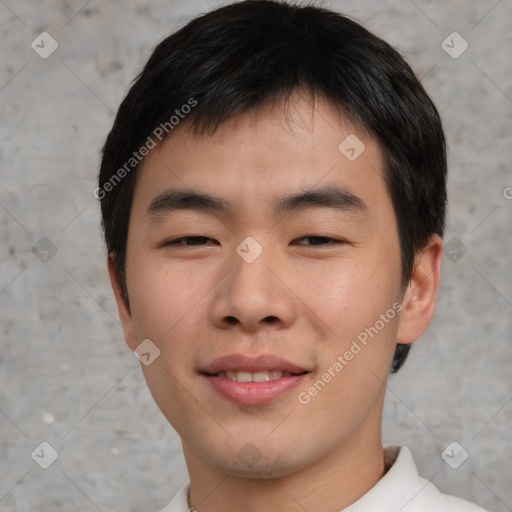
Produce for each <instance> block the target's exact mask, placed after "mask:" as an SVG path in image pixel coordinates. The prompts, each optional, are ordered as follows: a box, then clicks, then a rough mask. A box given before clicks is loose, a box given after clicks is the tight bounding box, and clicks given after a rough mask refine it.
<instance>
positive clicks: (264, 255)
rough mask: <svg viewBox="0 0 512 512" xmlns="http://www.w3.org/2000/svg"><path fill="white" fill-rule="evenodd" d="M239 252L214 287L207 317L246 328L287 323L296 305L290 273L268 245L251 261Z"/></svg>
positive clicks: (226, 325) (253, 329) (225, 326)
mask: <svg viewBox="0 0 512 512" xmlns="http://www.w3.org/2000/svg"><path fill="white" fill-rule="evenodd" d="M262 248H263V246H262ZM240 254H242V256H243V253H240ZM240 254H239V253H237V252H235V254H233V256H232V257H231V258H230V259H229V263H227V265H229V266H230V270H229V272H227V274H226V275H225V277H224V278H223V279H222V280H221V282H220V283H219V284H218V286H216V287H215V289H214V293H213V294H212V302H211V305H212V306H211V309H210V314H211V318H210V320H211V321H212V322H213V323H214V324H215V325H216V326H217V327H220V328H222V329H228V328H232V326H239V328H240V329H243V330H244V331H246V332H256V331H258V330H261V329H262V328H265V329H268V328H269V327H272V328H273V329H282V328H286V327H289V326H290V325H291V324H292V323H293V322H294V320H295V315H296V312H297V309H298V308H297V302H298V298H297V296H296V295H295V294H294V293H293V283H291V282H290V281H292V279H291V277H290V273H289V272H286V271H285V269H284V266H283V264H282V263H280V261H279V259H278V258H277V257H276V255H275V254H273V253H272V249H270V248H264V249H263V251H262V252H261V254H260V255H259V256H258V257H257V258H256V259H255V260H253V261H251V260H250V259H244V257H242V256H240Z"/></svg>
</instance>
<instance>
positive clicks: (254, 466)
mask: <svg viewBox="0 0 512 512" xmlns="http://www.w3.org/2000/svg"><path fill="white" fill-rule="evenodd" d="M296 452H297V451H296V450H293V453H288V454H277V453H276V452H275V449H272V450H269V454H270V456H264V455H263V454H262V453H261V452H260V451H259V450H257V448H256V447H255V446H254V445H252V444H251V443H247V444H246V445H245V446H244V447H243V448H242V449H241V450H238V451H236V452H232V453H231V456H229V455H228V457H226V452H224V453H212V452H209V453H208V455H205V454H204V453H203V454H202V458H203V460H205V461H206V462H208V463H209V464H210V465H212V466H213V467H215V468H216V469H217V470H219V471H221V472H223V473H229V474H230V476H236V477H240V478H254V479H273V478H282V477H285V476H288V475H291V474H293V473H296V472H297V471H300V470H301V469H303V468H304V467H306V466H307V465H308V464H307V461H304V460H298V459H297V458H296V457H297V453H296ZM302 455H303V454H302ZM200 456H201V455H200Z"/></svg>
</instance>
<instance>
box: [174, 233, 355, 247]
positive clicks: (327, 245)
mask: <svg viewBox="0 0 512 512" xmlns="http://www.w3.org/2000/svg"><path fill="white" fill-rule="evenodd" d="M194 238H202V239H207V240H212V239H211V238H208V237H207V236H182V237H181V238H176V239H175V240H169V241H168V242H166V243H165V244H164V246H169V245H174V246H177V247H180V246H181V247H197V246H198V245H187V244H180V243H179V242H181V241H184V240H190V239H194ZM304 238H311V239H322V240H329V241H330V242H332V243H330V244H318V245H315V244H312V245H310V247H319V246H320V247H330V246H333V245H342V244H345V243H347V242H346V241H345V240H337V239H335V238H331V237H328V236H314V235H306V236H302V237H300V238H297V239H296V240H303V239H304ZM299 245H303V244H299Z"/></svg>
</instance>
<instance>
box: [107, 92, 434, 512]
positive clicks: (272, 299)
mask: <svg viewBox="0 0 512 512" xmlns="http://www.w3.org/2000/svg"><path fill="white" fill-rule="evenodd" d="M312 105H313V103H312V101H310V100H305V99H304V98H302V97H300V96H298V95H297V96H296V97H294V100H293V102H292V108H290V114H291V115H290V116H288V117H287V116H286V115H285V113H284V111H282V110H280V109H279V110H276V111H273V110H271V109H270V107H266V108H262V109H259V110H257V111H255V112H253V113H243V114H241V115H238V116H236V117H234V118H232V119H230V120H229V121H227V122H225V123H223V124H222V125H221V126H220V127H219V129H218V131H217V132H216V133H215V134H214V136H212V137H210V136H201V137H195V136H193V135H192V134H191V133H189V131H188V130H187V129H186V126H187V125H186V123H185V122H183V123H182V124H181V125H179V126H178V127H177V128H175V130H173V132H172V134H171V136H170V137H168V138H167V139H166V140H165V141H164V142H163V143H162V144H161V145H159V146H158V147H157V148H155V149H153V150H152V151H151V152H150V154H149V155H148V156H147V157H146V159H145V160H144V162H143V166H142V168H141V169H140V171H139V175H138V177H137V184H136V189H135V195H134V199H133V205H132V211H131V217H130V224H129V233H128V243H127V269H126V270H127V289H128V295H129V299H130V308H128V307H127V305H126V304H125V302H124V301H123V299H122V294H121V289H120V286H119V282H118V279H117V275H116V272H115V269H114V265H113V262H112V260H110V259H109V260H108V268H109V273H110V278H111V283H112V287H113V290H114V293H115V296H116V300H117V304H118V309H119V315H120V318H121V321H122V325H123V328H124V333H125V339H126V343H127V344H128V346H129V347H130V349H131V350H135V349H136V348H137V346H138V345H139V343H141V341H142V340H144V339H147V338H149V339H151V340H152V342H153V343H154V344H155V345H156V346H158V348H159V349H160V351H161V353H160V356H159V357H157V358H156V359H155V360H154V362H153V363H152V364H150V365H148V366H144V365H143V366H142V370H143V372H144V376H145V378H146V381H147V383H148V386H149V389H150V390H151V393H152V395H153V397H154V399H155V401H156V403H157V404H158V406H159V407H160V409H161V410H162V412H163V414H164V415H165V417H166V418H167V419H168V421H169V422H170V424H171V425H172V426H173V427H174V428H175V429H176V431H177V432H178V434H179V435H180V436H181V439H182V444H183V450H184V455H185V459H186V463H187V467H188V470H189V473H190V480H191V495H190V504H191V506H193V507H194V508H196V509H197V510H198V512H212V511H217V512H218V511H220V510H222V511H225V512H230V511H233V512H234V511H236V510H241V509H244V510H247V511H248V512H260V511H261V512H262V511H267V510H275V511H281V512H292V511H303V510H315V511H318V512H324V511H325V512H332V511H333V510H340V509H342V508H344V507H346V506H348V505H350V504H351V503H353V502H355V501H356V500H357V499H358V498H360V497H361V496H362V495H363V494H365V493H366V492H367V491H368V490H369V489H370V488H372V487H373V486H374V485H375V484H376V483H377V482H378V481H379V479H381V478H382V476H383V475H384V473H385V468H384V455H383V447H382V441H381V421H382V408H383V402H384V394H385V382H386V380H387V377H388V375H389V368H390V364H391V361H392V359H393V353H394V350H395V345H396V343H397V342H400V343H411V342H413V341H415V340H416V339H418V338H419V337H420V336H421V335H422V334H423V333H424V332H425V330H426V329H427V328H428V325H429V324H430V321H431V319H432V317H433V314H434V311H435V302H436V297H437V292H438V287H439V280H440V268H441V257H442V239H441V238H440V237H439V236H437V235H433V236H432V237H431V239H430V241H429V243H428V244H427V246H426V247H425V249H424V250H422V251H421V252H419V253H418V254H417V257H416V260H415V270H414V274H413V276H412V278H411V281H410V283H409V285H408V286H407V289H406V291H405V294H404V295H403V297H402V294H401V291H402V290H401V282H400V271H401V260H400V246H399V239H398V232H397V224H396V218H395V215H394V210H393V205H392V202H391V199H390V195H389V193H388V191H387V189H386V186H385V183H384V179H383V173H384V170H383V160H382V154H381V151H380V149H379V147H378V146H377V144H376V142H375V141H374V140H372V139H371V138H370V137H369V136H368V135H367V134H365V133H362V132H361V131H359V130H357V129H356V128H354V127H353V126H351V125H350V123H348V122H347V121H346V120H344V119H340V116H339V115H338V114H336V111H335V110H334V109H333V108H332V107H331V106H330V105H329V104H328V103H327V102H325V101H323V100H319V101H318V102H317V104H316V105H315V107H314V109H313V108H312ZM351 133H352V134H356V135H357V137H358V138H359V139H360V140H361V141H363V142H364V144H365V146H366V149H365V150H364V152H363V153H362V154H361V155H360V156H359V157H358V158H357V159H356V160H355V161H353V162H350V161H349V160H348V159H347V158H346V157H345V156H344V155H343V154H342V153H341V152H340V151H339V150H338V145H339V144H340V142H341V141H343V140H344V139H345V137H347V135H349V134H351ZM326 184H336V185H340V186H343V187H345V188H348V189H349V190H350V191H351V192H352V193H353V194H355V195H357V196H358V197H359V198H361V199H362V200H363V201H364V202H365V203H366V205H367V211H366V213H365V214H364V215H355V214H351V213H350V212H345V211H337V210H332V209H329V208H312V209H309V210H303V211H297V212H292V213H288V214H286V215H284V216H283V215H281V216H280V217H275V216H273V215H272V212H271V210H270V206H269V205H270V202H271V200H272V199H273V198H274V197H277V196H282V195H286V194H290V193H293V192H298V191H300V190H303V189H307V188H311V187H313V186H320V185H326ZM173 187H181V188H183V187H185V188H191V189H195V190H199V191H201V192H207V193H211V194H214V195H218V196H221V197H223V198H224V199H226V200H228V201H230V202H232V204H233V209H232V211H230V212H227V213H219V212H215V213H209V212H201V211H178V212H172V213H170V214H168V215H166V216H163V217H161V218H160V219H159V220H158V221H156V222H151V221H149V220H148V218H147V217H146V216H145V212H146V209H147V207H148V205H149V204H150V203H151V201H152V200H153V198H154V197H156V196H157V195H158V194H160V193H162V192H163V191H165V190H167V189H169V188H173ZM312 235H315V236H328V237H331V238H334V239H340V240H345V243H343V244H340V245H332V244H326V242H325V241H324V242H322V243H323V244H324V245H313V244H314V240H311V239H309V238H304V237H307V236H312ZM184 236H204V237H208V239H210V240H206V241H205V240H203V241H201V242H200V245H199V244H197V245H189V246H187V245H186V243H185V242H182V246H181V247H177V246H165V245H164V243H165V242H167V241H170V240H173V239H177V238H179V237H184ZM247 236H252V237H253V238H255V239H256V240H257V241H258V243H259V244H260V246H261V247H262V249H263V253H262V254H261V255H260V256H259V257H258V258H257V259H256V260H255V261H254V262H253V263H251V264H249V263H247V262H246V261H244V260H243V259H242V258H241V257H240V256H239V255H238V254H237V252H236V248H237V246H238V245H239V244H240V242H241V241H242V240H244V239H245V238H246V237H247ZM397 301H399V302H400V303H401V304H402V311H401V313H400V314H399V315H397V316H396V317H395V318H394V319H393V320H391V321H389V323H386V324H385V327H384V328H383V329H381V330H380V331H379V333H378V335H377V336H375V337H374V338H373V339H371V338H370V340H369V342H368V344H367V346H365V347H364V348H363V349H362V350H361V351H360V352H359V353H358V354H357V355H356V356H354V358H353V359H352V360H351V361H349V362H348V364H347V365H346V366H344V368H343V370H342V371H341V372H339V373H336V376H335V377H334V378H332V379H331V381H330V382H329V383H328V384H327V385H326V386H325V387H324V388H323V389H322V390H321V391H320V392H318V394H317V395H316V396H314V397H313V398H312V399H311V401H310V402H309V403H308V404H301V403H300V402H299V401H298V399H297V396H298V394H299V393H300V392H301V391H307V390H308V389H309V388H310V387H311V386H312V385H313V384H314V382H315V381H317V380H318V379H319V378H320V376H321V375H322V374H323V373H324V372H325V371H326V370H327V369H328V368H329V367H332V365H333V363H334V362H335V361H336V360H337V357H338V356H339V355H342V354H344V353H345V352H346V351H347V350H348V349H349V347H350V345H351V343H352V341H353V340H355V339H356V337H357V335H358V334H359V333H361V332H362V331H363V330H364V329H365V328H366V327H369V326H373V325H374V324H375V322H376V320H378V319H379V317H380V315H381V314H383V313H385V312H386V311H387V310H388V309H389V308H391V307H392V305H393V303H396V302H397ZM232 353H242V354H247V355H251V356H256V355H260V354H269V353H270V354H274V355H277V356H281V357H284V358H286V359H288V360H289V361H291V362H293V363H295V364H298V365H299V366H301V367H303V368H306V369H308V370H311V373H310V374H308V375H307V376H306V379H305V380H304V383H303V384H301V385H300V386H299V388H296V389H294V390H293V391H291V392H289V393H286V394H285V395H283V396H281V397H279V398H278V399H277V400H275V401H273V402H272V403H270V404H267V405H262V406H253V407H243V406H239V405H235V404H234V403H232V402H231V401H229V400H227V399H226V398H224V397H222V396H220V395H219V394H217V393H216V392H215V391H214V390H213V389H212V388H211V387H210V385H209V383H208V382H206V380H205V378H204V377H202V376H201V375H200V374H199V373H198V370H199V368H201V367H202V366H204V365H205V364H207V363H210V362H211V361H213V360H214V359H216V358H217V357H220V356H223V355H226V354H232ZM247 443H252V445H254V446H253V447H252V448H249V450H250V452H251V453H252V454H253V455H254V456H255V462H254V463H253V464H252V465H249V464H248V463H247V461H244V460H243V459H242V458H239V457H238V456H237V454H238V452H239V450H240V449H241V448H242V447H244V446H245V445H246V444H247ZM247 449H248V448H247V447H246V450H247ZM258 457H259V458H258ZM256 459H257V460H256Z"/></svg>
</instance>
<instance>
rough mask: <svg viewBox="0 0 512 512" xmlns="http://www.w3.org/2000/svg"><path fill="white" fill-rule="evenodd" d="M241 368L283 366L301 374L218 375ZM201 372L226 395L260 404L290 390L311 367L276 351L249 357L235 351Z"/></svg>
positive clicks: (286, 370)
mask: <svg viewBox="0 0 512 512" xmlns="http://www.w3.org/2000/svg"><path fill="white" fill-rule="evenodd" d="M237 370H238V371H246V372H257V371H271V370H281V371H282V372H283V373H285V372H286V373H299V374H300V375H288V376H283V377H281V378H279V379H274V380H268V381H263V382H237V381H233V380H230V379H227V378H223V377H219V376H217V375H215V374H217V373H219V372H225V371H237ZM303 372H306V373H303ZM200 373H201V375H202V377H203V378H205V379H206V380H207V381H208V383H209V384H210V385H211V386H212V388H213V390H214V391H215V392H217V393H218V394H220V395H221V396H223V397H224V398H227V399H228V400H230V401H232V402H234V403H235V404H237V405H246V406H258V405H265V404H268V403H270V402H272V401H274V400H276V399H277V398H279V397H282V396H284V395H285V394H287V393H288V392H290V391H291V390H292V389H293V388H295V387H297V386H298V385H299V384H300V383H301V382H302V381H303V380H304V379H305V378H306V377H307V376H308V374H309V371H308V370H306V369H305V368H302V367H300V366H298V365H296V364H294V363H291V362H290V361H288V360H286V359H283V358H281V357H277V356H273V355H261V356H258V357H247V356H244V355H241V354H231V355H228V356H223V357H219V358H218V359H215V360H214V361H213V362H212V363H210V364H209V365H207V366H205V367H204V368H203V369H202V370H201V371H200Z"/></svg>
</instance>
